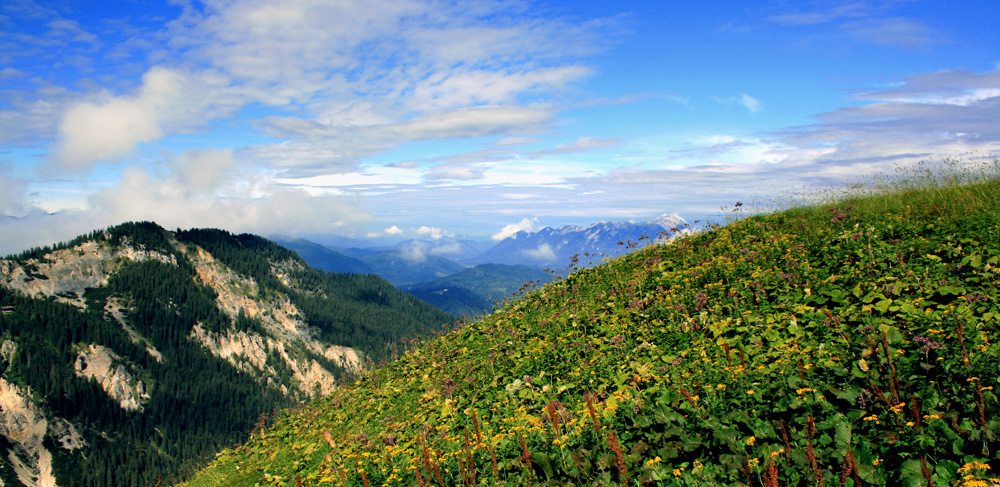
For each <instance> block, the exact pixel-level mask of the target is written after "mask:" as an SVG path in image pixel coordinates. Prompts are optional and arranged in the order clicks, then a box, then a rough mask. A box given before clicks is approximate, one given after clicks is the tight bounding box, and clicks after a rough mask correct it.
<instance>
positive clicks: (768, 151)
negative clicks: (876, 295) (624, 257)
mask: <svg viewBox="0 0 1000 487" xmlns="http://www.w3.org/2000/svg"><path fill="white" fill-rule="evenodd" d="M998 20H1000V4H998V3H997V2H995V1H993V0H989V1H967V2H961V4H960V5H959V4H956V3H954V2H934V1H919V0H906V1H892V0H885V1H858V2H826V1H801V2H798V1H770V2H769V1H761V2H722V1H720V2H663V1H625V2H596V1H595V2H579V1H574V2H533V1H521V2H518V1H502V2H493V1H465V2H457V3H456V2H443V1H436V0H366V1H364V2H361V1H351V0H341V1H332V0H322V1H308V0H303V1H285V2H273V1H266V0H250V1H208V2H189V1H181V0H177V1H170V2H155V1H145V0H134V1H128V2H104V1H100V2H98V1H64V2H35V1H30V0H9V1H5V2H3V4H2V5H0V254H6V253H10V252H16V251H19V250H22V249H24V248H27V247H29V246H35V245H43V244H49V243H53V242H56V241H60V240H65V239H68V238H71V237H73V236H75V235H77V234H80V233H83V232H87V231H89V230H92V229H95V228H102V227H105V226H108V225H113V224H117V223H120V222H123V221H128V220H154V221H156V222H158V223H160V224H161V225H163V226H165V227H167V228H175V227H180V228H190V227H218V228H225V229H228V230H231V231H235V232H254V233H260V234H265V235H267V234H273V233H281V234H286V235H309V234H319V233H335V234H341V235H348V236H354V237H372V238H375V237H378V238H386V237H392V238H414V237H428V238H433V237H438V236H445V235H464V236H481V237H484V238H489V237H491V236H496V237H500V236H502V235H504V234H505V233H504V231H503V229H506V232H509V231H511V230H512V229H528V230H531V229H537V228H540V227H542V226H546V225H549V226H560V225H565V224H587V223H591V222H594V221H599V220H608V219H610V220H646V219H650V218H653V217H656V216H658V215H661V214H665V213H678V214H680V215H681V216H683V217H686V218H688V219H695V218H701V217H703V216H704V215H706V214H711V213H713V212H714V211H716V210H717V209H718V208H719V207H720V206H723V205H729V204H732V203H734V202H736V201H753V200H767V199H770V198H775V197H778V196H780V195H782V194H785V193H787V192H789V191H799V190H801V189H803V188H815V187H828V186H829V185H831V184H835V183H836V182H837V181H842V180H844V179H845V178H857V177H864V176H865V175H869V174H874V173H877V172H891V171H893V170H894V168H896V167H899V166H902V167H906V166H909V165H912V164H915V163H917V162H919V161H921V160H940V159H942V158H945V157H961V158H965V159H967V160H969V159H975V158H977V157H984V156H989V155H990V154H997V153H998V152H1000V34H998V33H997V29H996V25H997V21H998Z"/></svg>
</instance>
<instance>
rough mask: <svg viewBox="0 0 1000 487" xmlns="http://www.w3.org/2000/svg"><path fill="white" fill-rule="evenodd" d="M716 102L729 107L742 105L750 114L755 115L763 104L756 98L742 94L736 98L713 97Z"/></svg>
mask: <svg viewBox="0 0 1000 487" xmlns="http://www.w3.org/2000/svg"><path fill="white" fill-rule="evenodd" d="M712 98H713V99H714V100H715V101H717V102H719V103H723V104H728V105H740V106H742V107H743V108H746V109H747V110H748V111H750V113H755V112H757V111H759V110H760V109H761V106H762V105H761V103H760V101H758V100H757V99H756V98H754V97H752V96H750V95H748V94H746V93H740V94H739V95H735V96H728V97H718V96H716V97H712Z"/></svg>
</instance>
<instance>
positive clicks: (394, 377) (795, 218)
mask: <svg viewBox="0 0 1000 487" xmlns="http://www.w3.org/2000/svg"><path fill="white" fill-rule="evenodd" d="M903 190H904V191H903V192H895V193H892V194H884V192H883V194H881V195H878V196H876V197H869V198H866V199H862V200H855V201H843V202H840V203H838V204H836V205H834V206H825V207H819V206H818V207H812V208H805V209H796V210H792V211H788V212H783V213H779V214H773V215H768V216H759V217H752V218H747V219H744V220H741V221H738V222H733V223H731V224H729V225H727V226H725V227H721V228H717V229H715V230H714V231H710V232H705V233H702V234H698V235H695V236H691V237H687V238H684V239H681V240H679V241H677V242H675V243H673V244H670V245H665V246H657V247H651V248H647V249H644V250H641V251H638V252H636V253H633V254H630V255H628V256H625V257H622V258H618V259H616V260H614V261H611V262H609V263H607V264H606V265H602V266H598V267H596V268H593V269H585V270H581V271H579V272H577V273H575V274H573V275H571V276H570V277H569V278H567V279H566V280H564V281H561V282H558V283H555V284H548V285H546V286H545V287H544V288H542V289H540V290H538V291H536V292H534V293H532V294H531V295H529V296H527V297H526V298H523V299H521V300H518V301H516V302H514V303H511V304H509V305H508V306H507V307H506V308H505V309H503V310H501V311H500V312H497V313H495V314H493V315H491V316H489V317H487V318H485V319H483V320H481V321H479V322H476V323H472V324H469V325H467V326H465V327H464V328H462V329H460V330H455V331H453V332H452V333H449V334H447V335H445V336H442V337H441V338H439V339H436V340H433V341H430V342H427V343H424V344H423V345H421V346H420V348H418V349H416V350H413V351H411V352H410V353H408V354H406V355H405V356H403V357H402V358H400V359H399V360H397V361H395V362H394V363H392V364H390V365H388V366H386V367H384V368H381V369H379V370H375V371H372V372H370V373H368V374H367V375H366V376H365V377H363V378H362V379H361V380H359V381H358V382H357V383H356V384H354V385H352V386H349V387H346V388H344V389H343V390H341V391H339V392H338V393H335V394H334V395H331V396H329V397H326V398H323V399H321V400H319V401H317V402H315V403H313V404H311V405H309V406H308V407H303V408H301V409H300V410H297V411H295V412H293V413H290V414H287V415H286V416H285V417H283V418H282V419H279V420H278V421H277V422H276V423H275V425H274V426H273V427H272V428H270V429H268V430H267V431H263V432H257V433H256V434H255V435H254V437H253V439H252V440H251V441H250V442H248V443H247V444H246V445H244V446H242V447H239V448H236V449H232V450H227V451H225V452H223V453H222V454H220V456H219V457H218V458H217V460H216V462H215V463H214V464H213V465H211V466H210V467H209V468H207V469H205V470H204V471H202V472H201V473H200V474H199V475H198V476H196V477H195V478H194V479H193V480H191V481H190V482H189V485H191V486H201V485H255V484H259V485H297V483H298V482H301V485H368V484H371V485H383V484H388V485H418V484H420V485H431V484H439V482H440V481H441V480H443V481H444V483H445V484H447V485H460V484H462V483H463V482H467V483H476V484H486V485H495V484H502V485H524V484H529V483H531V482H532V481H534V482H535V483H541V482H544V481H545V479H546V478H550V479H552V480H557V481H560V482H565V483H567V484H570V483H571V484H573V485H590V484H596V485H604V484H612V485H614V484H622V485H626V484H627V485H635V484H636V483H637V482H649V481H657V482H658V483H662V484H667V483H670V482H674V483H675V485H710V484H715V483H719V484H736V483H740V482H743V483H751V484H753V485H818V483H819V480H818V478H819V477H821V478H822V481H823V483H825V485H838V484H840V482H841V478H842V476H845V478H844V479H843V480H844V481H845V482H846V483H847V485H850V484H851V483H852V482H854V481H856V480H859V481H862V482H864V483H865V484H869V483H874V484H882V485H885V484H888V485H900V484H903V485H925V484H926V483H927V480H931V481H933V482H934V483H935V485H946V484H954V482H955V481H956V480H958V479H959V478H960V477H961V476H963V475H987V474H988V472H987V471H986V470H983V469H979V470H977V469H976V468H975V467H976V466H977V465H978V464H976V463H973V462H974V461H977V460H979V461H982V462H989V463H991V464H992V465H993V467H994V470H995V469H996V468H998V467H1000V464H998V461H997V459H996V458H997V457H996V455H997V451H998V450H1000V445H998V442H997V439H996V434H997V432H1000V421H998V419H1000V418H998V417H997V416H996V413H997V410H998V401H997V396H996V395H995V392H996V390H994V387H1000V384H998V383H997V382H998V370H1000V359H998V355H1000V344H998V343H997V342H998V341H1000V338H998V337H997V329H998V318H1000V307H998V304H997V303H998V297H1000V296H998V295H1000V290H998V277H1000V276H998V272H1000V212H998V208H1000V183H998V182H997V181H996V180H994V181H992V182H987V183H980V184H976V185H967V186H961V187H954V186H952V187H946V188H942V187H935V188H931V189H916V190H914V189H907V188H903ZM553 417H554V418H555V419H556V421H555V422H553V421H552V418H553ZM425 447H426V448H425ZM494 458H495V461H494V460H493V459H494ZM852 465H853V466H852ZM362 472H363V473H362ZM418 475H419V480H418ZM473 476H475V478H474V479H473V478H472V477H473Z"/></svg>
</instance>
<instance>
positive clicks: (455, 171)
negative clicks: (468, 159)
mask: <svg viewBox="0 0 1000 487" xmlns="http://www.w3.org/2000/svg"><path fill="white" fill-rule="evenodd" d="M484 173H485V170H484V169H483V168H482V166H479V165H464V164H441V165H440V166H434V168H433V169H431V171H430V173H428V174H427V179H430V180H442V179H452V180H458V181H471V180H474V179H482V178H483V175H484Z"/></svg>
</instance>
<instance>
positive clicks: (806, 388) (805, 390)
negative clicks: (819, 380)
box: [795, 387, 813, 396]
mask: <svg viewBox="0 0 1000 487" xmlns="http://www.w3.org/2000/svg"><path fill="white" fill-rule="evenodd" d="M806 392H813V388H812V387H803V388H802V389H799V390H797V391H795V393H796V394H798V395H800V396H801V395H802V394H804V393H806Z"/></svg>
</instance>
